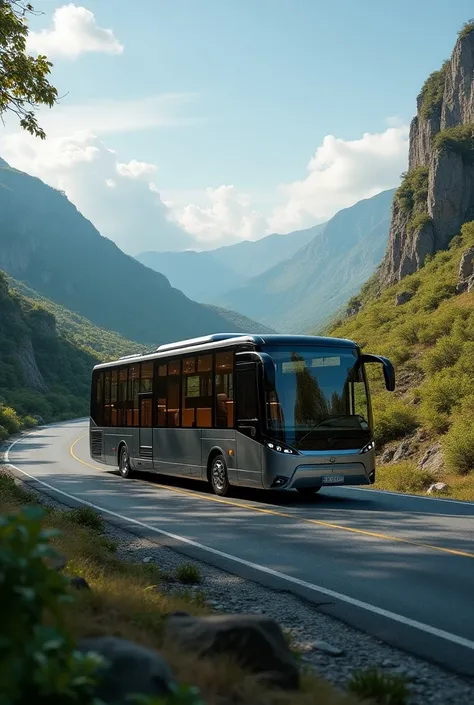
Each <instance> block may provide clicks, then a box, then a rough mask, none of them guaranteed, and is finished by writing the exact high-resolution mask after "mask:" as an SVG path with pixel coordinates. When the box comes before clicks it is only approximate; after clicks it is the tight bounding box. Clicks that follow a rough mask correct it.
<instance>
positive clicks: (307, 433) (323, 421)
mask: <svg viewBox="0 0 474 705" xmlns="http://www.w3.org/2000/svg"><path fill="white" fill-rule="evenodd" d="M349 416H352V415H351V414H340V415H338V416H326V417H325V418H324V419H321V421H318V422H317V423H315V424H314V426H311V428H310V429H309V431H307V432H306V433H305V434H304V436H303V438H300V440H299V441H298V443H297V444H295V445H296V448H301V444H302V443H303V441H304V440H305V438H308V436H309V435H310V434H311V433H313V431H315V430H316V429H317V428H318V427H319V426H321V425H322V424H324V423H326V422H327V421H332V420H334V421H336V419H347V418H348V417H349ZM353 418H357V419H361V418H362V416H359V415H356V416H355V417H353Z"/></svg>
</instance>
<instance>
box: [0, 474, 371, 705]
mask: <svg viewBox="0 0 474 705" xmlns="http://www.w3.org/2000/svg"><path fill="white" fill-rule="evenodd" d="M25 503H28V504H30V503H37V498H36V496H35V495H33V494H31V493H29V492H27V491H25V490H24V489H23V487H22V486H21V485H20V486H19V485H18V484H17V483H16V482H15V481H14V480H13V479H12V478H11V477H10V476H8V475H6V474H5V473H3V472H1V471H0V514H3V513H7V512H11V511H17V510H18V509H19V508H20V507H21V506H23V505H24V504H25ZM78 515H79V516H80V517H81V521H79V522H78V521H77V517H78ZM84 516H86V515H85V514H84V513H82V514H79V513H78V512H75V510H73V511H72V512H71V511H64V512H58V511H55V510H51V509H49V510H48V511H47V513H46V515H45V518H44V521H43V526H44V528H57V529H59V530H60V531H61V535H60V536H59V537H56V538H53V539H52V543H53V544H54V546H55V548H56V549H57V550H58V552H59V553H60V554H61V555H63V556H65V558H66V559H67V564H66V568H65V572H66V573H67V574H70V575H80V576H82V577H84V578H85V579H86V580H87V582H88V583H89V585H90V587H91V590H90V591H89V590H82V591H78V592H77V593H75V603H74V605H72V606H71V607H69V606H65V610H66V613H65V616H66V620H67V624H68V626H69V628H70V630H71V632H72V634H73V635H74V637H75V638H76V639H79V638H82V637H86V636H101V635H113V636H118V637H122V638H125V639H130V640H132V641H135V642H137V643H139V644H142V645H144V646H146V647H149V648H152V649H156V650H159V651H160V653H161V654H162V655H163V657H164V658H165V660H166V661H167V662H168V663H169V665H170V666H171V668H172V670H173V671H174V673H175V675H176V677H177V679H178V680H179V681H181V682H185V683H190V684H192V685H195V686H197V687H198V688H199V689H200V691H201V693H202V696H203V698H204V701H205V702H206V704H207V705H227V704H229V705H230V704H231V703H232V705H238V704H239V703H242V704H244V703H251V702H252V703H259V704H261V705H313V704H314V703H315V702H317V703H320V705H356V704H357V703H358V702H359V699H358V698H357V697H355V696H353V695H351V694H344V693H340V692H338V691H336V690H335V689H334V688H333V687H332V686H331V685H330V684H329V683H327V682H326V681H324V680H323V679H320V678H316V677H314V676H311V675H309V674H303V677H302V683H301V689H300V690H299V691H298V692H283V691H278V690H274V689H270V688H268V687H266V686H265V685H264V683H262V682H261V680H259V678H258V677H257V676H255V675H253V674H250V673H248V672H246V671H244V670H243V669H242V668H241V667H240V666H239V664H238V663H237V662H236V661H234V660H232V659H231V658H228V657H216V658H212V659H211V658H209V659H199V660H197V659H195V658H193V655H192V654H190V653H186V652H183V651H182V650H181V649H179V648H177V646H176V645H175V644H173V643H170V642H168V641H166V640H165V639H164V636H163V625H164V620H165V618H166V616H167V615H168V614H170V613H172V612H176V611H186V612H188V613H190V614H194V615H206V614H209V613H210V612H211V610H210V608H209V607H208V606H207V605H206V604H205V603H204V602H203V600H202V597H200V596H197V598H195V597H194V596H191V595H190V594H188V593H186V592H183V594H180V595H176V594H170V593H169V592H167V591H165V590H164V589H163V575H162V571H161V570H160V568H159V566H158V567H157V566H155V565H154V564H151V563H150V564H145V565H144V564H141V563H139V564H138V563H137V564H135V563H131V562H126V561H122V560H119V559H118V558H117V556H116V555H114V553H113V551H112V550H110V548H109V547H108V546H107V544H106V543H105V542H104V536H103V535H102V533H100V532H98V531H97V530H96V528H94V527H91V526H90V525H89V524H88V523H87V520H86V522H85V523H84V522H83V521H82V520H83V519H84ZM89 519H90V516H88V520H89ZM183 565H186V564H183ZM188 568H189V565H188ZM191 572H192V571H191ZM186 573H187V574H188V575H189V574H190V571H189V570H188V569H186Z"/></svg>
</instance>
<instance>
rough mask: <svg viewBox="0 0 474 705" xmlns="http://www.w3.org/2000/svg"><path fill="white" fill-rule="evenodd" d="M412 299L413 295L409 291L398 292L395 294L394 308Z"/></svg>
mask: <svg viewBox="0 0 474 705" xmlns="http://www.w3.org/2000/svg"><path fill="white" fill-rule="evenodd" d="M412 298H413V293H412V292H411V291H400V292H399V293H398V294H395V306H401V305H402V304H406V303H408V301H410V299H412Z"/></svg>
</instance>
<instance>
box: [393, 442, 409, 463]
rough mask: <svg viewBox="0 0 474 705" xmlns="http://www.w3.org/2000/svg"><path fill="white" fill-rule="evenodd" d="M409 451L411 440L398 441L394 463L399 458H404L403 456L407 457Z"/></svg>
mask: <svg viewBox="0 0 474 705" xmlns="http://www.w3.org/2000/svg"><path fill="white" fill-rule="evenodd" d="M411 453H412V450H411V441H408V440H406V441H403V442H402V443H400V445H399V446H398V448H397V450H396V451H395V453H394V456H393V461H394V462H395V463H396V462H398V461H399V460H405V458H408V456H409V455H411Z"/></svg>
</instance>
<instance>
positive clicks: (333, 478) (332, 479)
mask: <svg viewBox="0 0 474 705" xmlns="http://www.w3.org/2000/svg"><path fill="white" fill-rule="evenodd" d="M338 482H344V475H323V485H337V483H338Z"/></svg>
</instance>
